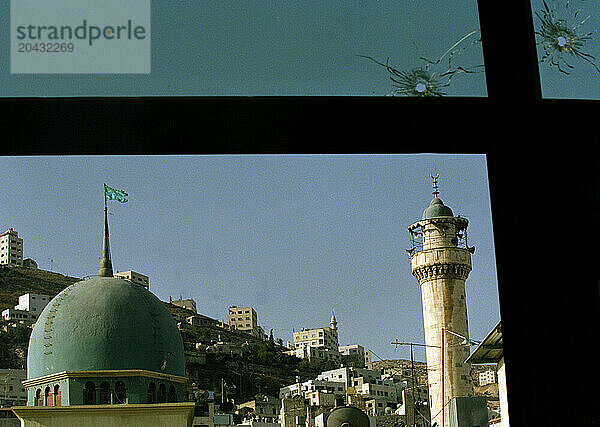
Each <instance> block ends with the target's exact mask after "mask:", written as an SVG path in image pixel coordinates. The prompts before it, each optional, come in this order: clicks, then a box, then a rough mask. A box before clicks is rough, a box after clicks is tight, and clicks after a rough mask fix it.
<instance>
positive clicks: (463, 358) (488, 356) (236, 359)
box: [0, 179, 508, 427]
mask: <svg viewBox="0 0 600 427" xmlns="http://www.w3.org/2000/svg"><path fill="white" fill-rule="evenodd" d="M434 196H435V197H434V199H433V200H432V202H431V204H430V206H429V207H428V208H427V209H426V210H425V213H424V215H423V219H422V220H420V221H418V222H416V223H415V224H413V225H411V226H410V227H409V235H410V238H411V245H412V247H411V249H410V250H409V251H407V252H409V256H410V257H411V258H410V260H411V264H412V269H413V275H414V276H415V278H416V279H417V280H418V281H419V282H420V283H421V284H422V287H423V292H424V293H425V292H432V291H431V290H428V287H429V286H432V284H433V286H436V283H437V285H439V284H441V285H444V283H445V281H452V280H454V281H455V282H454V283H456V281H458V283H461V284H462V291H460V292H458V293H457V294H456V300H455V301H444V302H443V304H444V305H443V306H440V305H439V304H440V302H438V301H435V300H434V299H432V297H429V296H428V297H427V298H425V297H424V304H425V305H424V313H425V315H426V316H425V319H426V344H422V343H421V344H420V343H395V344H396V345H398V344H410V345H411V352H412V345H415V346H419V345H420V346H423V347H427V362H423V361H417V360H414V359H413V360H373V359H374V357H375V355H374V353H373V352H372V351H371V350H370V349H368V348H365V347H364V346H363V345H361V343H356V342H355V343H347V344H345V345H340V341H339V331H340V329H342V328H351V325H345V324H344V321H343V319H342V318H340V319H339V320H338V317H339V316H336V313H335V312H333V311H332V312H331V317H330V319H322V321H321V322H320V324H312V325H300V324H299V325H297V328H294V329H293V330H292V331H289V335H288V336H287V337H274V336H273V329H271V328H270V326H274V325H260V323H259V319H260V315H261V313H258V312H257V310H256V309H255V308H254V307H252V306H248V305H233V304H232V305H230V306H229V307H223V310H222V312H223V318H222V319H214V318H211V317H209V316H206V315H204V314H202V313H198V312H197V308H196V302H195V301H194V299H192V298H184V297H183V295H179V296H178V297H175V298H174V297H169V301H160V304H159V303H158V301H159V300H158V299H157V298H156V297H154V295H153V294H152V293H151V288H152V280H151V279H152V278H151V277H149V276H147V275H145V274H143V273H140V272H139V271H138V268H137V267H135V268H136V269H135V270H134V269H130V270H127V271H122V272H118V271H115V272H113V271H112V263H111V259H110V251H109V249H108V231H107V230H108V219H107V217H106V208H105V235H104V243H103V255H102V261H101V267H100V274H99V275H98V277H97V278H91V279H90V278H84V279H83V280H82V279H79V278H74V277H68V276H64V275H61V274H60V273H56V272H49V271H45V270H41V269H39V268H38V265H37V263H36V261H35V260H33V259H31V258H24V242H23V240H22V239H21V238H19V236H18V232H17V231H15V230H14V229H12V228H10V229H8V230H7V231H5V232H4V233H2V234H0V284H1V286H2V292H1V294H0V304H3V305H2V306H1V307H0V309H1V313H2V321H1V329H0V345H1V347H0V350H2V356H1V358H0V363H1V365H0V406H2V408H3V409H2V415H0V416H3V417H5V418H13V419H14V422H15V424H14V425H27V421H24V422H25V424H19V422H20V421H23V420H27V419H28V417H34V418H35V414H34V413H32V412H31V410H32V409H31V407H33V408H35V407H39V406H45V407H49V406H53V407H54V406H65V407H66V406H73V405H83V406H82V408H84V407H86V405H94V404H100V406H102V405H103V404H104V405H112V404H115V403H124V404H127V403H130V404H138V403H139V404H144V405H150V406H151V405H156V404H162V405H167V406H168V404H173V405H174V404H175V403H178V402H179V403H180V406H177V411H180V412H181V413H182V414H183V413H184V412H185V411H187V412H185V413H186V414H187V415H185V416H184V418H185V417H187V418H188V422H187V425H193V426H202V427H222V426H233V425H240V426H253V427H300V426H303V427H325V426H326V425H327V419H328V417H329V416H331V414H333V413H334V412H335V410H336V409H339V408H344V407H352V408H357V409H358V410H360V411H362V412H363V413H364V414H366V416H367V417H368V424H369V426H370V427H376V426H395V427H400V426H422V427H425V426H431V425H437V426H444V427H449V426H467V425H469V426H474V425H480V426H481V425H496V426H500V425H502V426H508V414H507V413H506V409H505V408H506V404H505V399H506V384H505V382H504V381H503V357H502V339H501V327H500V326H501V325H500V324H498V326H497V327H496V328H495V329H494V330H492V331H491V332H490V334H489V335H488V337H486V339H485V340H484V342H474V341H473V340H470V339H469V338H468V331H467V329H466V309H464V307H465V302H464V280H465V279H466V277H467V275H468V273H469V271H470V269H471V266H470V255H471V254H472V253H473V252H474V248H473V247H470V246H469V245H468V242H467V241H466V227H467V220H466V219H464V218H461V217H460V216H458V217H454V216H453V213H452V211H451V210H450V208H448V207H447V206H445V205H444V204H443V203H442V202H441V200H440V199H439V198H437V186H436V184H435V179H434ZM440 230H441V232H440ZM459 240H461V241H462V243H461V241H459ZM449 261H451V262H449ZM440 262H441V264H440ZM444 262H448V264H444ZM448 266H450V267H451V268H452V269H453V270H452V271H451V272H448V268H449V267H448ZM140 270H142V271H143V269H140ZM431 277H435V278H436V280H430V278H431ZM449 277H450V278H451V280H450V279H448V278H449ZM97 281H101V282H102V283H104V282H103V281H110V282H106V285H103V286H109V287H107V288H106V289H110V286H113V285H114V286H121V287H123V286H125V287H127V289H128V290H127V292H130V293H131V297H130V298H137V299H138V300H139V301H140V304H141V306H144V307H145V306H147V307H149V308H148V310H150V312H151V313H155V314H154V315H152V316H151V320H150V322H151V323H152V328H151V329H152V330H154V336H155V337H156V334H157V333H158V332H157V331H161V330H164V329H165V328H169V327H170V324H173V325H175V326H176V330H177V332H178V333H177V334H176V335H177V336H175V335H172V336H170V337H169V340H172V342H173V343H174V344H172V345H171V344H169V345H171V347H170V348H171V349H170V350H169V351H166V350H164V351H163V350H160V351H161V352H162V353H161V354H164V359H163V360H162V363H161V366H159V367H157V368H154V369H157V370H156V371H152V370H150V371H149V373H148V374H144V375H145V376H146V377H147V378H155V379H156V380H163V381H166V383H161V384H159V385H156V384H155V382H151V383H149V385H147V392H143V393H142V392H140V393H139V394H138V395H136V394H135V393H136V392H135V391H134V390H135V387H137V385H135V386H134V384H133V383H131V384H129V385H127V386H126V385H125V382H124V381H117V382H116V383H114V384H113V385H111V384H110V381H106V380H103V378H102V375H101V374H99V372H103V371H102V370H101V369H100V370H94V371H93V372H91V371H90V378H89V381H88V382H87V383H86V384H85V388H83V389H82V393H83V395H82V396H83V398H82V400H80V401H79V400H78V399H79V398H78V397H74V396H73V395H72V394H70V390H71V393H72V390H75V389H76V388H75V385H74V383H73V384H71V383H70V381H72V379H71V378H70V377H69V372H70V371H71V369H72V370H73V371H77V370H78V369H75V368H76V366H75V365H77V364H76V363H74V366H73V368H71V367H70V366H69V369H66V368H59V366H63V365H61V363H63V362H62V359H61V360H60V361H57V360H55V359H53V358H54V357H55V356H54V355H53V354H52V353H53V352H57V351H58V349H60V348H67V349H71V350H70V351H75V350H73V349H74V348H75V347H74V345H75V344H74V343H72V342H70V343H66V344H65V343H61V342H57V339H58V338H57V337H60V336H61V335H60V327H61V326H60V325H61V320H60V312H61V311H62V312H63V313H64V312H65V310H66V308H65V307H67V303H68V301H69V298H72V299H73V298H76V297H77V295H78V293H84V292H92V291H93V289H94V287H95V286H99V285H97V283H96V282H97ZM88 282H89V284H87V285H86V283H88ZM98 283H100V282H98ZM125 283H127V284H125ZM27 286H29V288H27ZM129 288H131V289H129ZM99 289H101V288H99ZM458 289H459V290H460V289H461V288H460V287H459V288H458ZM94 292H104V291H94ZM461 292H462V293H461ZM70 295H72V296H70ZM94 295H96V294H94ZM97 295H98V298H101V296H100V294H97ZM103 297H104V296H102V298H103ZM78 298H79V297H78ZM81 298H83V297H81ZM88 298H89V297H88ZM154 300H156V301H157V302H156V303H155V302H153V301H154ZM15 301H16V302H17V303H16V304H14V302H15ZM11 302H12V303H11ZM428 304H429V305H428ZM448 305H454V307H455V310H454V313H455V314H454V315H453V316H455V317H454V318H452V319H450V320H445V319H444V318H443V317H440V315H441V314H440V313H443V312H444V308H445V307H447V306H448ZM161 307H162V308H161ZM461 307H462V308H461ZM165 309H166V311H165V313H168V314H169V315H170V316H168V318H166V317H161V316H162V314H160V315H159V314H158V313H159V312H160V313H162V311H164V310H165ZM77 310H81V308H78V309H77ZM136 310H137V309H133V308H132V313H133V314H132V316H134V315H137V314H135V313H136ZM461 310H464V312H461ZM77 315H78V314H77V313H75V314H71V313H69V316H77ZM81 316H82V317H81V319H86V315H85V313H83V314H81ZM456 316H457V317H456ZM461 316H462V317H461ZM327 320H328V324H327ZM42 322H43V325H41V326H39V327H36V325H39V324H40V323H42ZM44 325H45V326H44ZM63 327H64V326H63ZM440 328H441V329H440ZM440 330H441V331H442V333H441V335H440ZM82 331H83V332H82ZM266 331H270V332H269V333H267V332H266ZM430 331H431V334H430ZM84 332H85V325H81V324H80V325H78V329H77V332H76V333H81V334H83V333H84ZM429 334H430V335H429ZM82 337H83V335H82ZM85 337H86V338H85V339H87V335H86V336H85ZM178 337H180V339H179V338H178ZM440 338H441V341H440ZM53 340H54V341H53ZM177 340H179V341H180V342H181V343H182V350H183V351H182V355H181V356H182V359H181V367H179V366H177V364H178V363H179V362H178V361H177V358H178V357H179V356H178V355H177V354H176V352H177V350H176V349H175V348H176V347H177V346H178V344H177V343H176V341H177ZM382 340H386V341H387V339H386V338H385V337H382ZM140 342H141V341H140ZM161 342H163V343H167V342H171V341H168V340H167V341H165V340H162V341H161ZM38 343H43V346H42V347H41V348H40V349H36V346H39V345H40V344H38ZM386 344H387V345H390V344H389V343H386ZM391 344H394V343H391ZM144 345H146V344H140V349H138V350H136V351H137V352H142V348H143V346H144ZM161 345H163V344H161ZM164 345H167V344H164ZM61 346H62V347H61ZM471 346H474V347H477V348H476V349H475V351H474V352H472V353H471V352H470V347H471ZM435 347H438V348H444V349H446V351H444V352H443V353H442V355H441V359H440V352H439V351H437V350H436V351H430V350H431V349H432V348H435ZM44 348H45V349H44ZM63 351H67V350H63ZM131 351H134V350H131ZM411 354H412V353H411ZM132 357H133V358H134V359H135V360H136V362H134V363H138V364H140V365H143V364H144V363H145V362H143V361H142V360H141V359H140V357H139V355H134V356H132ZM44 360H45V362H43V361H44ZM40 363H41V364H42V365H44V366H50V365H51V366H50V367H51V368H52V369H54V371H55V372H64V374H63V375H66V377H64V378H63V377H60V376H57V377H54V376H52V375H50V376H48V375H42V374H40V373H39V372H47V371H48V369H46V368H45V367H44V366H37V367H36V364H37V365H39V364H40ZM94 363H98V362H97V361H95V362H94ZM55 365H56V366H55ZM440 366H441V369H440ZM41 368H43V369H41ZM114 369H117V370H119V369H120V370H123V369H125V367H124V368H114ZM127 369H131V367H128V368H127ZM144 369H146V368H144ZM28 370H29V371H28ZM34 370H35V372H34ZM171 370H172V371H171ZM123 372H125V371H123ZM127 372H129V371H127ZM152 372H155V373H152ZM81 375H83V374H81ZM115 375H116V374H115ZM127 375H133V373H128V374H125V373H124V374H123V375H121V376H122V377H123V378H125V377H127ZM136 375H137V374H136ZM92 376H95V377H97V378H95V379H93V378H91V377H92ZM117 376H118V375H117ZM86 377H87V376H86ZM60 378H62V379H61V380H60V381H63V382H60V381H59V382H57V381H58V380H59V379H60ZM147 378H146V379H144V380H143V381H147ZM64 381H66V382H64ZM444 382H445V384H446V386H445V388H444ZM97 384H98V385H99V386H100V388H99V391H97ZM144 384H146V383H145V382H144ZM440 385H441V388H440ZM144 387H146V386H144ZM167 390H168V391H167ZM142 395H143V397H141V396H142ZM440 401H443V402H446V403H445V404H444V405H443V406H441V407H440V403H439V402H440ZM185 402H187V406H185V407H184V406H181V405H183V403H185ZM503 402H504V403H503ZM446 406H448V409H447V410H446V409H445V408H446ZM10 408H12V412H11V410H10ZM86 408H87V407H86ZM156 408H158V407H156ZM156 408H155V409H156ZM108 409H111V410H112V408H107V410H108ZM82 410H83V409H82ZM86 410H87V409H86ZM173 410H175V409H173ZM440 412H441V415H440ZM15 414H16V416H15ZM86 414H88V415H86V416H91V415H89V414H91V413H89V412H86ZM149 414H150V412H149ZM65 416H66V415H65ZM461 417H462V418H461ZM32 419H33V418H32ZM365 419H366V418H365ZM461 419H462V421H461ZM128 425H129V424H128ZM156 425H163V424H161V423H158V422H157V424H156ZM177 425H179V424H177Z"/></svg>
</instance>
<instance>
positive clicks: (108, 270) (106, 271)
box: [98, 198, 113, 277]
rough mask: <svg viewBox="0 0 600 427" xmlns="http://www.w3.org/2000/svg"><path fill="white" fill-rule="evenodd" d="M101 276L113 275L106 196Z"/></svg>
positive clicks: (99, 274)
mask: <svg viewBox="0 0 600 427" xmlns="http://www.w3.org/2000/svg"><path fill="white" fill-rule="evenodd" d="M98 276H100V277H113V269H112V262H111V260H110V245H109V242H108V213H107V210H106V198H105V199H104V238H103V239H102V259H101V260H100V271H99V272H98Z"/></svg>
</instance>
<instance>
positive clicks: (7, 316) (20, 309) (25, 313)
mask: <svg viewBox="0 0 600 427" xmlns="http://www.w3.org/2000/svg"><path fill="white" fill-rule="evenodd" d="M51 299H52V297H51V296H49V295H42V294H31V293H28V294H25V295H21V296H20V297H19V304H17V305H16V306H15V308H14V309H13V308H7V309H6V310H4V311H3V312H2V318H3V319H4V320H10V321H16V322H20V321H23V322H30V323H35V322H36V321H37V318H38V316H39V315H40V313H41V312H42V310H43V309H44V307H46V305H47V304H48V303H49V302H50V300H51Z"/></svg>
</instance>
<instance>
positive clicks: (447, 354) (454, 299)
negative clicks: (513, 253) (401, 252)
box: [407, 175, 475, 427]
mask: <svg viewBox="0 0 600 427" xmlns="http://www.w3.org/2000/svg"><path fill="white" fill-rule="evenodd" d="M438 176H439V175H436V176H435V177H434V176H431V178H432V179H433V188H434V191H433V195H434V198H433V200H432V201H431V203H430V205H429V207H428V208H427V209H425V212H423V218H422V219H421V220H420V221H417V222H415V223H414V224H412V225H411V226H409V227H408V231H409V233H410V236H411V243H412V247H411V249H409V250H408V251H407V252H408V253H409V256H410V264H411V268H412V274H413V276H415V278H416V279H417V280H418V281H419V284H420V285H421V294H422V298H423V318H424V323H425V343H426V344H427V345H428V347H426V350H427V368H428V380H429V402H430V409H431V423H432V425H433V423H434V422H437V425H438V426H440V427H448V426H449V412H448V408H449V404H448V402H449V401H450V400H451V399H452V398H453V397H460V396H472V395H473V384H472V380H471V372H470V371H471V366H470V364H466V363H464V360H465V359H466V358H467V357H468V356H469V345H468V344H467V343H466V341H465V339H463V338H460V337H458V336H457V335H461V336H462V337H465V338H468V337H469V328H468V323H467V305H466V301H465V280H466V279H467V277H468V275H469V272H470V271H471V254H472V253H473V252H474V251H475V248H474V247H469V246H468V244H467V226H468V223H469V222H468V221H467V219H466V218H461V217H460V215H459V216H457V217H455V216H454V214H453V213H452V210H451V209H450V208H449V207H448V206H445V205H444V203H443V202H442V201H441V200H440V199H439V198H438V197H437V196H438V194H439V192H438V189H437V178H438ZM442 348H443V352H442ZM442 371H443V372H444V375H443V378H442V375H441V374H442ZM442 390H443V395H444V397H443V398H442ZM442 401H443V404H444V405H445V411H444V413H442V412H441V411H442V406H443V404H442Z"/></svg>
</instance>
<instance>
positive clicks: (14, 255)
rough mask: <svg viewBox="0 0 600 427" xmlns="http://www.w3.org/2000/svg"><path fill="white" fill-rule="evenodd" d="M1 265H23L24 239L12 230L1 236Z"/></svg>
mask: <svg viewBox="0 0 600 427" xmlns="http://www.w3.org/2000/svg"><path fill="white" fill-rule="evenodd" d="M0 264H5V265H12V266H15V265H19V266H22V265H23V239H20V238H19V233H17V232H16V231H15V230H13V229H12V228H10V229H8V230H6V231H5V232H4V233H2V234H0Z"/></svg>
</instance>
